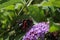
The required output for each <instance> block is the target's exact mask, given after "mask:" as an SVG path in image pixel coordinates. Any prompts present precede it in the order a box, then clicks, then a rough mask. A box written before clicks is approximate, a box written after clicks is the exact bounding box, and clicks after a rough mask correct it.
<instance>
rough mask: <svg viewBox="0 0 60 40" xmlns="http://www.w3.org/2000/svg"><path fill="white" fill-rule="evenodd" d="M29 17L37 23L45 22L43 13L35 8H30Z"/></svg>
mask: <svg viewBox="0 0 60 40" xmlns="http://www.w3.org/2000/svg"><path fill="white" fill-rule="evenodd" d="M28 9H29V15H30V16H31V17H32V18H33V19H34V20H35V21H37V22H40V21H43V20H45V16H44V11H43V10H42V9H41V8H38V7H37V6H30V7H29V8H28Z"/></svg>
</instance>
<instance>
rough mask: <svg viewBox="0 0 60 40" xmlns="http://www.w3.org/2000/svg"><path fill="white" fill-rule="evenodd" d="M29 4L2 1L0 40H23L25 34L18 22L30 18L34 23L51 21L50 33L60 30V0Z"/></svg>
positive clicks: (11, 0) (18, 0)
mask: <svg viewBox="0 0 60 40" xmlns="http://www.w3.org/2000/svg"><path fill="white" fill-rule="evenodd" d="M29 2H30V1H29V0H0V40H14V39H15V40H17V39H18V40H21V39H22V36H23V35H24V33H25V32H22V30H21V29H19V25H18V22H21V21H23V20H24V19H28V18H32V19H33V22H34V23H35V22H42V21H47V19H49V21H50V32H54V31H56V30H60V29H59V28H60V18H59V17H60V0H43V1H42V0H38V1H36V0H33V1H32V3H31V4H30V5H29ZM27 5H29V6H27ZM18 14H19V15H18ZM17 21H18V22H17ZM55 23H58V24H55ZM53 29H54V30H53ZM18 35H19V36H18Z"/></svg>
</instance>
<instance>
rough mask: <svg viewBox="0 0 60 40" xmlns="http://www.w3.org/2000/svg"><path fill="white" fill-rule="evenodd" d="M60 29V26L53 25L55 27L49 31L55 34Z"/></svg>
mask: <svg viewBox="0 0 60 40" xmlns="http://www.w3.org/2000/svg"><path fill="white" fill-rule="evenodd" d="M59 28H60V27H59V26H57V25H54V24H53V25H52V26H51V27H50V30H49V31H50V32H55V31H58V30H60V29H59Z"/></svg>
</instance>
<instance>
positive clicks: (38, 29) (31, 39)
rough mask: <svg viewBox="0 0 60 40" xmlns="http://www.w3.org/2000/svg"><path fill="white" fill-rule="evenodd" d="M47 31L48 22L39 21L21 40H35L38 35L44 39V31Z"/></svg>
mask: <svg viewBox="0 0 60 40" xmlns="http://www.w3.org/2000/svg"><path fill="white" fill-rule="evenodd" d="M48 31H49V23H46V22H41V23H38V24H35V25H33V26H32V28H31V29H30V30H29V31H28V32H27V33H26V34H25V35H24V36H23V39H22V40H37V39H38V38H39V37H40V38H41V40H43V39H44V35H45V33H47V32H48Z"/></svg>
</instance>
